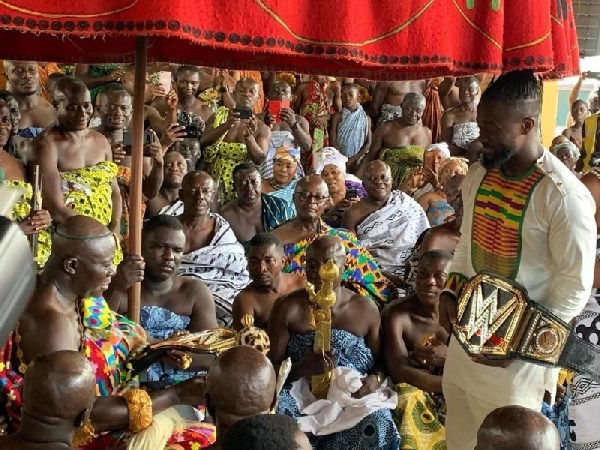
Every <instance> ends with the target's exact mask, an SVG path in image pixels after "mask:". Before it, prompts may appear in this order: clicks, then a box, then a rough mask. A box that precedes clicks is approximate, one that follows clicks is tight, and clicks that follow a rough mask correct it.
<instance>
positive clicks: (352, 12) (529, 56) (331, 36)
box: [0, 0, 579, 320]
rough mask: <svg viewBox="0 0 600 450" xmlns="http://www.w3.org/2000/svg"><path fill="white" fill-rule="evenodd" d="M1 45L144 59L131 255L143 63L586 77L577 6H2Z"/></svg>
mask: <svg viewBox="0 0 600 450" xmlns="http://www.w3.org/2000/svg"><path fill="white" fill-rule="evenodd" d="M140 36H143V38H140V39H138V40H137V50H134V45H133V42H134V39H133V38H134V37H140ZM0 43H1V45H0V58H2V59H21V60H37V61H60V62H82V63H102V62H106V63H113V62H133V61H134V60H135V61H136V62H137V65H136V93H135V97H134V102H135V103H134V116H133V128H134V142H133V152H132V180H131V216H130V221H131V229H130V252H132V253H134V254H139V253H140V251H141V223H142V217H141V208H140V205H141V198H142V192H141V173H142V131H143V117H142V111H143V88H144V85H145V73H144V71H145V67H146V63H147V57H148V58H149V59H150V60H153V61H161V62H167V61H169V62H178V63H190V64H198V65H203V66H215V67H221V68H237V69H255V70H292V71H295V72H302V73H317V74H328V75H338V76H347V77H359V78H369V79H374V80H377V79H398V80H401V79H422V78H430V77H437V76H443V75H457V76H460V75H467V74H474V73H478V72H494V73H499V72H502V71H507V70H516V69H525V68H527V69H534V70H536V71H538V72H542V73H544V74H546V75H547V76H551V77H560V76H568V75H573V74H575V73H577V72H578V71H579V51H578V46H577V39H576V33H575V25H574V20H573V8H572V4H571V0H527V1H519V0H510V1H506V0H505V1H503V0H328V1H322V0H302V1H290V0H235V1H229V0H202V1H193V0H187V1H182V0H169V1H164V0H163V1H158V0H85V1H81V0H0ZM139 292H140V286H139V284H137V285H136V286H135V287H134V291H133V295H131V296H130V303H129V314H130V316H131V317H132V318H133V319H134V320H139Z"/></svg>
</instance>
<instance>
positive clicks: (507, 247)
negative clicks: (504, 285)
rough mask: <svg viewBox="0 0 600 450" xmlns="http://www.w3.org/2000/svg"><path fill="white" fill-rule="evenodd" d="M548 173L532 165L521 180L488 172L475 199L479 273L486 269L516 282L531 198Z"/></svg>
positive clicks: (475, 263) (475, 253) (476, 267)
mask: <svg viewBox="0 0 600 450" xmlns="http://www.w3.org/2000/svg"><path fill="white" fill-rule="evenodd" d="M544 176H545V174H544V172H542V171H541V170H540V169H539V168H538V167H537V166H535V165H534V166H533V167H532V168H531V169H530V170H529V171H527V172H526V173H525V174H524V175H523V176H521V177H515V178H512V177H511V178H509V177H507V176H505V175H503V174H502V173H501V171H500V170H499V169H492V170H490V171H488V173H487V174H486V176H485V177H484V179H483V181H482V183H481V185H480V186H479V189H478V191H477V196H476V198H475V211H474V214H473V231H472V233H473V244H472V250H471V258H472V263H473V269H474V270H475V271H476V272H479V271H481V270H484V269H487V270H491V271H492V272H494V273H497V274H499V275H503V276H505V277H507V278H511V279H514V278H515V277H516V275H517V272H518V270H519V265H520V262H521V247H522V244H521V237H522V236H521V227H522V224H523V217H524V215H525V211H526V210H527V206H528V204H529V199H530V197H531V194H532V193H533V190H534V189H535V186H536V185H537V184H538V183H539V182H540V181H541V180H542V179H543V178H544Z"/></svg>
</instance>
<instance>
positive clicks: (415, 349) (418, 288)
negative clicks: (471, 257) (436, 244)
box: [382, 250, 452, 393]
mask: <svg viewBox="0 0 600 450" xmlns="http://www.w3.org/2000/svg"><path fill="white" fill-rule="evenodd" d="M451 261H452V255H451V254H450V253H448V252H446V251H444V250H432V251H430V252H427V253H425V254H424V255H423V256H421V259H420V260H419V266H418V268H417V274H416V280H415V294H414V295H412V296H410V297H408V298H406V299H403V300H396V301H394V302H392V303H390V304H389V305H388V306H386V308H385V309H384V310H383V312H382V322H383V333H384V336H385V345H384V346H383V349H384V356H385V362H386V366H387V369H388V372H389V374H390V376H391V377H392V381H393V382H394V383H408V384H410V385H412V386H415V387H417V388H419V389H421V390H423V391H425V392H428V393H441V392H442V376H441V374H439V373H437V374H432V373H430V372H429V371H428V369H432V368H435V369H442V368H443V367H444V362H445V361H446V349H447V347H446V342H447V340H448V333H447V332H446V330H445V329H444V328H443V327H442V326H441V325H440V322H439V309H438V306H439V300H440V293H441V292H442V289H443V288H444V283H445V282H446V278H447V277H448V270H449V268H450V263H451Z"/></svg>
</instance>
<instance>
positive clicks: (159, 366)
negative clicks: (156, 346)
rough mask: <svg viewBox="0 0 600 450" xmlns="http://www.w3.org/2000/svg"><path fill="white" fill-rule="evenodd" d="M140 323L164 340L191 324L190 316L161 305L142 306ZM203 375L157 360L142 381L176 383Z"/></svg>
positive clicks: (150, 332) (153, 334) (149, 332)
mask: <svg viewBox="0 0 600 450" xmlns="http://www.w3.org/2000/svg"><path fill="white" fill-rule="evenodd" d="M140 323H141V325H142V327H143V328H144V330H146V332H147V333H148V335H149V336H152V337H153V338H154V339H158V340H164V339H167V338H168V337H169V336H171V335H172V334H173V333H175V332H176V331H183V330H187V329H188V326H189V324H190V318H189V316H180V315H179V314H175V313H174V312H173V311H169V310H168V309H165V308H161V307H160V306H142V308H141V311H140ZM200 375H202V374H201V373H198V372H186V371H183V370H177V369H175V368H174V367H172V366H170V365H168V364H164V363H162V362H156V363H154V364H152V365H151V366H150V367H149V368H148V372H147V373H146V374H145V376H144V375H141V376H140V378H141V379H142V381H151V382H164V383H165V384H174V383H179V382H181V381H184V380H187V379H188V378H194V377H197V376H200Z"/></svg>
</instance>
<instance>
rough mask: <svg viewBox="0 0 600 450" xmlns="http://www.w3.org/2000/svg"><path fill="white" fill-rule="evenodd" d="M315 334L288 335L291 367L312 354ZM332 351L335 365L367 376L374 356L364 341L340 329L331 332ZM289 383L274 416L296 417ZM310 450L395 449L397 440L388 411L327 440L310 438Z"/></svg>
mask: <svg viewBox="0 0 600 450" xmlns="http://www.w3.org/2000/svg"><path fill="white" fill-rule="evenodd" d="M314 337H315V333H314V331H310V332H308V333H306V334H290V338H289V341H288V345H287V351H286V356H287V357H290V358H291V360H292V364H294V363H297V362H298V361H300V360H301V359H302V358H303V357H304V354H305V352H307V351H312V346H313V343H314ZM331 348H332V350H334V351H335V352H336V357H337V365H338V366H339V367H349V368H351V369H354V370H356V371H358V372H360V373H361V374H367V373H368V372H369V371H370V370H371V369H372V368H373V365H374V364H375V359H374V357H373V353H372V352H371V350H370V349H369V347H367V345H366V343H365V339H364V337H359V336H356V335H354V334H352V333H349V332H348V331H345V330H341V329H336V328H334V329H332V330H331ZM290 389H291V383H287V384H286V385H285V386H284V388H283V390H282V391H281V395H280V396H279V402H278V404H277V413H278V414H286V415H288V416H291V417H299V416H300V411H299V410H298V405H297V404H296V401H295V400H294V398H293V397H292V396H291V394H290ZM369 431H370V432H369ZM310 440H311V443H312V445H313V448H316V449H318V450H338V449H359V450H371V449H386V450H387V449H389V450H392V449H394V450H396V449H398V444H399V437H398V431H397V430H396V426H395V425H394V421H393V420H392V414H391V411H390V410H389V409H380V410H378V411H376V412H374V413H371V414H369V415H368V416H367V417H365V418H364V419H363V420H362V421H360V423H359V424H358V425H355V426H354V427H352V428H350V429H349V430H346V431H342V432H339V433H334V434H330V435H327V436H318V437H317V436H310Z"/></svg>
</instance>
